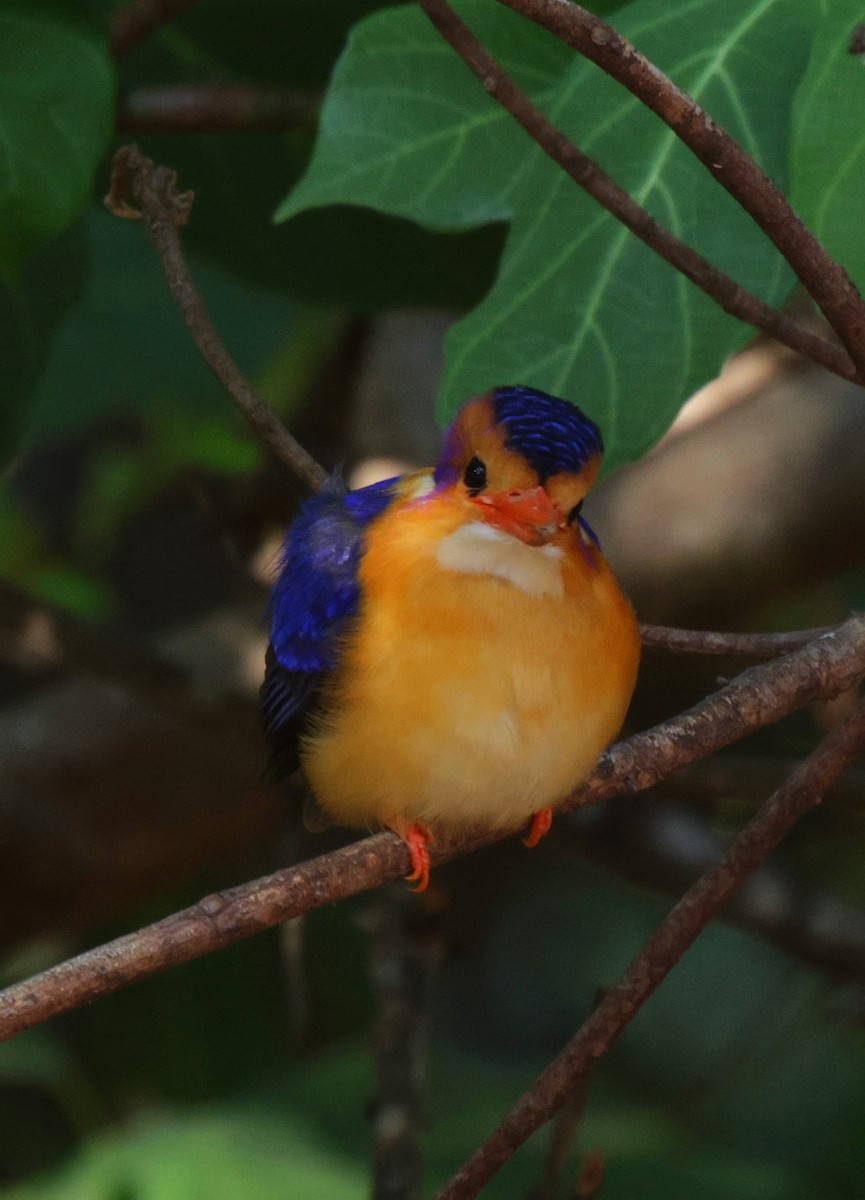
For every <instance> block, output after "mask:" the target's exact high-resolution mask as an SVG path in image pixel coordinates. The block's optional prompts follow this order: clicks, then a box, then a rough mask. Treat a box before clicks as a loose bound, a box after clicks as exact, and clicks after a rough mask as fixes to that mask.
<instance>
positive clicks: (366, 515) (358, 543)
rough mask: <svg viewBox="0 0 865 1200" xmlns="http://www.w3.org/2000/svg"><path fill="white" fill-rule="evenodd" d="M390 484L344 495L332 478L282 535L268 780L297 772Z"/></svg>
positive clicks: (267, 687)
mask: <svg viewBox="0 0 865 1200" xmlns="http://www.w3.org/2000/svg"><path fill="white" fill-rule="evenodd" d="M394 482H395V481H394V480H393V479H388V480H385V481H384V482H382V483H376V484H373V485H372V486H371V487H368V488H361V489H360V490H359V491H357V492H347V491H346V490H345V487H344V485H343V484H342V482H341V481H340V480H338V479H333V480H331V481H330V482H329V483H328V484H327V486H326V487H325V488H324V489H322V491H321V492H319V494H318V495H316V496H313V497H312V499H310V500H308V501H307V502H306V503H305V504H304V506H303V508H302V509H301V511H300V515H299V516H298V517H297V519H296V520H295V522H294V523H293V524H292V526H291V528H290V529H289V531H288V536H287V538H286V541H285V549H284V552H283V559H282V567H281V570H280V574H279V578H278V579H277V582H276V586H275V587H274V589H273V595H272V597H271V605H270V609H271V643H270V646H269V648H268V652H267V662H266V671H265V676H264V683H263V684H262V688H261V708H262V719H263V723H264V730H265V733H266V735H267V739H268V742H269V743H270V747H271V762H270V772H271V775H272V776H273V777H274V778H281V777H283V776H285V775H287V774H290V773H291V771H293V770H295V769H296V768H297V766H298V749H297V743H298V737H299V736H300V734H301V733H302V732H303V729H304V727H305V726H306V724H307V723H308V720H309V716H310V713H311V712H312V711H314V709H315V706H316V701H317V699H318V697H319V693H320V690H321V685H322V682H323V681H324V679H326V677H327V675H328V674H329V673H330V672H331V671H332V670H333V669H334V667H335V666H336V665H337V657H338V652H339V643H340V639H341V637H342V636H343V635H344V634H345V632H346V630H347V628H348V626H349V624H350V622H351V620H352V618H353V617H354V615H355V613H356V612H357V608H358V603H359V600H360V589H359V585H358V579H357V570H358V565H359V563H360V559H361V556H362V554H363V544H364V536H365V532H366V529H367V526H368V525H369V523H370V522H371V521H372V520H374V519H375V517H377V516H378V515H379V514H380V513H381V512H383V511H384V510H385V508H387V506H388V504H390V502H391V499H392V496H393V485H394Z"/></svg>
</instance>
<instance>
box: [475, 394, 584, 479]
mask: <svg viewBox="0 0 865 1200" xmlns="http://www.w3.org/2000/svg"><path fill="white" fill-rule="evenodd" d="M492 402H493V409H494V411H495V414H496V422H497V423H498V424H499V425H502V426H503V427H504V430H505V433H506V434H507V440H506V441H505V445H506V447H507V448H508V449H509V450H515V451H516V452H517V453H518V454H521V455H522V456H523V458H524V459H525V460H526V461H527V462H528V463H529V464H530V465H531V467H532V468H533V469H534V470H535V471H536V472H537V474H538V478H539V479H540V481H541V483H544V482H545V481H546V480H547V479H548V478H549V477H550V476H551V475H557V474H558V473H559V472H560V471H569V472H577V471H581V470H582V469H583V467H584V466H585V465H586V463H587V462H589V460H590V459H592V458H596V457H597V456H598V455H600V454H603V452H604V442H603V439H602V437H601V431H600V429H598V427H597V425H596V424H595V423H594V421H590V420H589V418H588V417H587V416H586V415H585V413H583V412H581V411H580V409H579V408H577V406H576V405H575V404H570V403H569V402H568V401H567V400H560V399H559V398H558V396H550V395H548V394H547V393H546V392H540V391H538V390H537V389H536V388H530V387H498V388H495V389H494V390H493V393H492Z"/></svg>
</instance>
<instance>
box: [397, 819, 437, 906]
mask: <svg viewBox="0 0 865 1200" xmlns="http://www.w3.org/2000/svg"><path fill="white" fill-rule="evenodd" d="M391 829H392V830H393V831H394V833H395V834H397V836H398V837H401V838H402V840H403V841H404V842H405V844H406V845H407V846H408V852H409V854H410V855H411V867H412V869H411V874H410V875H406V880H407V881H408V882H409V883H414V882H415V880H417V887H416V888H412V891H413V892H424V891H426V888H427V884H428V883H429V848H430V843H431V842H432V841H434V840H435V839H434V838H433V835H432V834H431V833H430V831H429V829H428V828H427V827H426V825H422V824H421V822H420V821H414V822H412V824H410V825H409V824H407V823H406V822H405V821H394V822H393V824H392V825H391Z"/></svg>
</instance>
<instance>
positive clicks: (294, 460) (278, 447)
mask: <svg viewBox="0 0 865 1200" xmlns="http://www.w3.org/2000/svg"><path fill="white" fill-rule="evenodd" d="M127 188H128V189H129V190H130V191H131V192H132V194H133V196H134V197H135V199H136V200H137V201H138V203H139V204H140V205H141V211H140V212H139V211H138V210H137V209H135V208H132V207H130V205H129V204H128V203H127V202H126V200H125V196H126V192H127ZM192 201H193V195H192V192H178V191H177V174H176V172H174V171H172V170H171V169H170V168H168V167H157V166H154V164H153V162H151V160H150V159H149V158H145V157H144V155H143V154H142V153H141V151H140V150H139V149H138V147H137V146H121V148H120V149H119V150H118V151H117V153H116V154H115V156H114V169H113V172H112V176H111V190H110V191H109V193H108V195H107V196H106V198H105V203H106V204H107V206H108V207H109V208H110V209H111V211H112V212H113V213H115V214H116V215H117V216H122V217H135V216H142V217H143V218H144V223H145V225H146V227H147V231H148V233H149V234H150V237H151V240H152V241H153V244H154V246H155V247H156V252H157V254H158V255H159V258H160V261H161V263H162V269H163V271H164V272H165V278H166V280H167V282H168V287H169V289H170V291H171V294H172V296H173V297H174V299H175V301H176V302H177V306H178V308H179V309H180V311H181V313H182V314H183V319H184V321H185V322H186V324H187V327H188V328H189V331H190V333H191V334H192V336H193V338H194V339H195V343H196V345H197V346H198V349H199V350H200V351H201V354H202V356H203V357H204V359H205V361H206V362H207V364H208V366H209V367H210V368H211V370H212V371H213V373H214V375H216V377H217V379H218V380H219V382H220V383H221V384H222V385H223V387H224V388H225V389H226V391H227V392H228V394H229V395H230V396H231V399H232V400H233V401H234V403H235V404H236V405H237V407H238V408H239V409H240V411H241V413H242V414H243V416H244V417H245V418H246V420H247V422H248V423H249V425H250V427H251V428H252V430H253V432H254V433H255V435H256V436H257V437H258V438H259V440H260V441H262V442H263V443H264V444H265V445H266V446H267V447H268V448H269V449H270V450H271V452H272V453H273V454H274V455H275V456H276V457H277V458H278V459H279V460H280V462H282V463H284V464H285V465H286V466H287V467H288V468H289V470H290V471H292V473H293V474H294V475H295V476H296V477H297V478H298V479H300V480H302V481H303V482H304V483H305V484H306V485H307V486H308V487H309V488H311V489H312V490H313V491H316V490H317V489H318V488H319V487H321V485H322V483H323V482H324V480H325V479H326V477H327V475H326V472H325V471H324V469H323V468H322V467H321V466H319V464H318V463H317V462H316V461H315V459H314V458H313V457H312V456H311V455H310V454H308V453H307V451H306V450H304V448H303V446H301V445H300V443H299V442H297V441H296V440H295V439H294V438H293V437H292V436H291V434H290V433H289V432H288V430H287V429H286V428H285V426H284V425H283V424H282V422H281V421H280V419H279V417H277V415H276V413H275V412H274V411H273V409H272V408H271V407H270V405H269V404H266V403H265V401H264V400H262V398H261V397H260V396H259V395H258V394H257V393H256V392H255V391H254V390H253V389H252V387H251V386H250V384H249V383H248V381H247V380H246V379H245V378H244V376H243V375H242V374H241V372H240V370H239V369H238V367H237V364H236V363H235V362H234V359H233V358H232V357H231V355H230V354H229V353H228V351H227V350H226V348H225V346H224V345H223V343H222V340H221V338H220V337H219V334H218V333H217V332H216V329H215V327H214V325H213V322H212V321H211V319H210V316H209V315H208V312H207V308H206V306H205V304H204V299H203V298H202V295H201V293H200V292H199V290H198V288H197V287H196V285H195V282H194V281H193V279H192V276H191V275H190V274H189V268H188V267H187V265H186V261H185V259H184V257H183V252H182V250H181V247H180V236H179V234H178V232H177V230H178V227H179V226H180V225H185V224H186V223H187V221H188V220H189V213H190V210H191V208H192Z"/></svg>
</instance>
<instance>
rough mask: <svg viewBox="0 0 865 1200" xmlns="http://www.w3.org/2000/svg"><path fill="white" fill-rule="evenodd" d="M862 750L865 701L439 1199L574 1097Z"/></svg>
mask: <svg viewBox="0 0 865 1200" xmlns="http://www.w3.org/2000/svg"><path fill="white" fill-rule="evenodd" d="M863 748H865V700H862V701H860V702H859V704H857V706H856V709H855V710H854V712H853V713H852V714H851V716H849V717H848V718H847V720H846V721H844V722H843V723H842V724H840V725H838V726H837V727H836V728H835V729H834V730H833V731H832V732H831V733H830V734H829V736H828V737H827V738H826V739H825V740H824V741H823V742H822V743H821V744H820V746H819V747H818V748H817V749H816V750H815V751H814V753H813V754H812V755H810V757H809V758H807V759H806V760H805V761H804V762H803V763H802V764H801V765H800V766H799V767H797V769H796V770H795V771H793V772H792V774H791V775H790V777H789V779H788V780H787V782H786V783H785V784H783V785H782V786H781V787H780V788H779V789H778V791H777V792H775V793H774V795H772V796H771V797H770V798H769V800H767V801H766V803H765V805H764V806H763V807H762V808H761V809H760V811H759V813H758V814H757V815H756V816H755V817H754V819H753V820H752V821H750V822H749V823H748V824H747V825H746V826H745V828H744V829H743V830H742V831H741V833H740V834H738V836H737V837H736V838H734V840H733V842H732V843H731V845H730V847H729V849H728V850H727V852H726V854H725V855H724V857H723V858H722V859H721V861H720V862H719V863H718V864H717V866H715V867H713V868H712V869H711V870H710V871H707V872H706V873H705V874H704V875H703V876H701V878H700V879H699V881H698V882H697V883H696V884H694V886H693V887H692V888H690V889H689V890H688V891H687V892H686V893H685V895H684V896H683V897H682V898H681V900H680V901H679V902H678V904H676V905H675V907H674V908H673V909H672V910H671V912H670V913H669V915H668V916H667V917H666V918H665V919H664V921H662V922H661V924H660V925H659V927H658V929H657V930H656V932H655V933H654V934H653V935H652V936H651V937H650V938H649V940H648V942H646V944H645V946H644V947H643V949H642V950H641V951H640V953H639V954H638V955H637V957H636V958H635V959H634V961H633V962H632V963H631V965H630V966H629V967H628V969H627V971H626V972H625V974H624V975H623V976H622V978H621V980H620V981H619V983H617V984H616V986H615V987H614V988H612V989H611V990H610V991H609V992H608V993H607V995H606V996H605V997H604V999H603V1000H602V1001H601V1003H600V1004H599V1005H598V1007H597V1008H596V1009H595V1011H594V1012H593V1013H592V1015H591V1016H590V1017H589V1018H588V1020H587V1021H585V1022H584V1024H583V1025H582V1026H581V1027H580V1029H579V1030H578V1031H577V1033H576V1034H575V1035H574V1037H573V1038H572V1039H571V1041H570V1042H568V1044H567V1046H566V1047H565V1048H564V1050H562V1052H561V1053H560V1054H559V1055H558V1056H557V1057H556V1058H555V1059H554V1060H553V1062H552V1063H550V1065H549V1066H548V1067H547V1069H546V1070H545V1071H544V1072H543V1074H542V1075H540V1076H539V1078H538V1079H537V1081H536V1082H535V1084H534V1085H533V1086H532V1087H531V1088H530V1089H529V1090H528V1091H527V1092H526V1093H525V1095H524V1096H523V1097H522V1098H521V1099H520V1101H519V1102H518V1103H517V1104H516V1105H515V1106H514V1108H513V1109H512V1110H511V1112H510V1113H509V1114H508V1116H507V1117H506V1118H505V1120H504V1121H503V1122H502V1123H501V1125H499V1127H498V1128H497V1129H496V1130H495V1132H494V1133H492V1134H491V1135H490V1137H489V1138H487V1140H486V1141H485V1142H484V1143H483V1145H482V1146H480V1147H479V1149H478V1150H477V1151H476V1153H475V1154H473V1155H472V1157H471V1158H470V1159H469V1160H468V1162H467V1163H466V1164H465V1166H463V1167H462V1169H461V1170H460V1171H459V1172H458V1173H457V1174H456V1175H455V1176H454V1177H453V1179H452V1180H451V1181H450V1182H449V1183H448V1184H447V1185H446V1186H445V1187H444V1188H443V1189H442V1190H441V1192H440V1193H439V1195H438V1200H470V1198H471V1197H473V1196H477V1195H478V1193H479V1192H480V1191H481V1189H482V1188H483V1187H484V1185H485V1184H486V1183H488V1182H489V1180H490V1179H491V1178H492V1177H493V1175H495V1174H496V1172H497V1171H498V1170H499V1168H500V1167H502V1166H504V1164H505V1163H506V1162H507V1161H508V1159H509V1158H510V1157H511V1155H512V1154H513V1153H514V1151H515V1150H516V1149H517V1148H518V1147H519V1146H521V1145H522V1144H523V1142H525V1141H526V1140H527V1139H528V1138H529V1137H530V1136H531V1135H532V1133H534V1131H535V1130H536V1129H539V1128H540V1126H541V1125H543V1124H544V1123H545V1122H546V1121H548V1120H549V1119H550V1117H552V1116H554V1115H555V1114H556V1113H557V1112H558V1111H559V1110H560V1109H561V1108H562V1106H563V1105H564V1104H565V1103H566V1102H567V1101H568V1099H569V1098H570V1096H571V1095H572V1094H573V1090H574V1088H575V1087H576V1086H577V1085H578V1084H579V1081H580V1080H581V1079H582V1078H583V1077H584V1076H585V1074H586V1072H587V1071H588V1070H589V1069H590V1067H591V1066H592V1064H593V1063H594V1062H596V1061H597V1060H598V1059H599V1058H603V1056H604V1055H605V1054H606V1053H607V1052H608V1051H609V1050H610V1048H611V1047H612V1045H613V1043H614V1042H615V1040H616V1038H618V1036H619V1034H620V1033H621V1032H622V1031H623V1030H624V1029H625V1027H626V1026H627V1025H628V1024H629V1022H630V1021H632V1020H633V1018H634V1016H635V1015H636V1014H637V1013H638V1012H639V1010H640V1008H641V1007H642V1006H643V1004H645V1002H646V1000H648V998H649V997H650V996H651V994H652V992H654V990H655V989H656V988H657V987H658V985H659V984H660V983H661V982H662V980H663V979H664V978H665V976H666V975H668V974H669V972H670V971H671V970H672V969H673V967H674V966H675V965H676V963H677V962H678V961H679V959H680V958H681V957H682V955H683V954H684V953H685V952H686V950H687V949H688V948H689V947H690V946H691V945H692V944H693V942H694V941H695V940H696V938H697V937H698V936H699V934H700V933H701V932H702V930H703V929H704V928H705V927H706V925H708V923H709V921H711V919H712V918H713V917H714V916H715V915H716V913H717V912H718V911H719V910H720V909H721V908H722V907H723V905H724V904H725V903H726V902H727V901H728V900H729V899H730V897H731V896H732V895H733V893H734V892H735V891H736V889H737V888H738V887H739V886H740V885H741V884H742V882H743V881H744V880H745V879H746V878H747V876H748V875H749V873H750V872H751V871H753V870H754V868H755V867H757V866H758V865H759V864H760V863H761V862H762V861H763V859H765V858H766V856H767V855H768V854H769V853H770V852H771V851H772V850H773V849H774V848H775V846H777V845H778V843H779V842H780V841H781V839H782V838H783V837H784V835H785V834H787V833H788V832H789V831H790V830H791V829H792V828H793V826H794V825H795V824H796V823H797V821H799V820H800V819H801V818H802V817H803V816H804V815H805V813H807V812H808V810H809V809H811V808H813V807H814V806H815V805H817V804H819V803H820V801H821V800H822V798H823V796H824V794H825V792H826V790H827V788H828V787H829V786H830V785H831V784H832V783H833V782H834V781H835V780H836V779H837V778H838V777H839V776H840V775H841V774H842V773H843V772H844V771H845V770H846V768H847V767H848V766H849V765H850V763H851V762H852V761H853V759H854V758H855V757H856V755H857V754H858V753H859V752H860V751H861V750H862V749H863Z"/></svg>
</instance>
